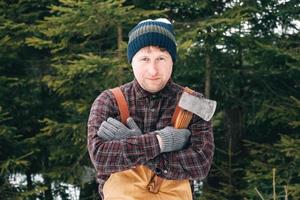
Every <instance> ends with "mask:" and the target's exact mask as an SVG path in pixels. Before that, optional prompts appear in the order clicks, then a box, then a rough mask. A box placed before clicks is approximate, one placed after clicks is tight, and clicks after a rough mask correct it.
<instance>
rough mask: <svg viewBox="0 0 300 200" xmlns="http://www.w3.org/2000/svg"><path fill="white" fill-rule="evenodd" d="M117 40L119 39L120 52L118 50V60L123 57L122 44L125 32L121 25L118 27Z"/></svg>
mask: <svg viewBox="0 0 300 200" xmlns="http://www.w3.org/2000/svg"><path fill="white" fill-rule="evenodd" d="M117 34H118V35H117V38H118V41H117V42H118V50H117V56H118V58H121V57H122V43H123V30H122V26H121V24H118V25H117Z"/></svg>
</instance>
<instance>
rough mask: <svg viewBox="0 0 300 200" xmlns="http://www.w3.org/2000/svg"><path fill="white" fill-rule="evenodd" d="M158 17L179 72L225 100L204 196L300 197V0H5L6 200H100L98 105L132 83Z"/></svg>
mask: <svg viewBox="0 0 300 200" xmlns="http://www.w3.org/2000/svg"><path fill="white" fill-rule="evenodd" d="M158 17H166V18H168V19H170V20H171V21H172V22H173V23H174V27H175V34H176V38H177V43H178V44H177V45H178V54H179V58H178V62H176V64H175V73H174V77H173V79H174V80H175V81H176V82H178V83H180V84H182V85H184V86H189V87H190V88H192V89H195V90H197V91H199V92H202V93H204V94H205V96H206V97H208V98H211V99H214V100H217V101H218V107H217V111H216V114H215V116H214V118H213V125H214V135H215V144H216V151H215V156H214V162H213V165H212V169H211V171H210V174H209V176H208V178H207V179H205V180H204V181H203V182H202V183H201V184H198V186H199V187H197V188H195V189H196V190H197V193H198V198H199V200H208V199H209V200H227V199H228V200H235V199H236V200H240V199H274V200H275V199H285V200H286V199H300V170H299V168H300V134H299V129H300V82H299V81H300V40H299V38H300V35H299V28H300V25H299V20H300V19H299V18H300V5H299V1H297V0H257V1H251V0H212V1H208V0H203V1H192V0H177V1H166V0H165V1H164V0H153V1H145V0H139V1H137V0H128V1H126V0H108V1H104V0H102V1H100V0H76V1H75V0H59V1H57V0H1V1H0V199H29V200H31V199H42V200H44V199H45V200H52V199H98V198H99V197H98V194H97V184H96V182H95V180H94V171H93V168H92V165H91V162H90V160H89V156H88V154H87V148H86V139H87V137H86V135H87V131H86V130H87V119H88V115H89V110H90V107H91V104H92V102H93V101H94V99H95V98H96V96H97V95H98V94H99V93H101V91H103V90H105V89H107V88H112V87H114V86H117V85H120V84H122V83H125V82H127V81H129V80H131V79H132V78H133V77H132V70H131V67H130V65H129V64H128V62H127V60H126V48H127V41H128V35H127V34H128V31H129V30H130V29H131V28H132V27H133V26H134V25H135V24H136V23H137V22H138V21H140V20H143V19H147V18H152V19H154V18H158ZM71 186H72V188H73V192H70V191H71V189H70V187H71ZM74 191H75V192H74ZM74 193H75V194H77V195H75V196H74Z"/></svg>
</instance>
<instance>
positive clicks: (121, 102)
mask: <svg viewBox="0 0 300 200" xmlns="http://www.w3.org/2000/svg"><path fill="white" fill-rule="evenodd" d="M110 91H111V92H112V93H113V95H114V96H115V98H116V100H117V104H118V107H119V112H120V117H121V122H122V123H123V124H127V118H128V117H129V110H128V105H127V101H126V99H125V97H124V95H123V93H122V91H121V89H120V88H119V87H116V88H113V89H110Z"/></svg>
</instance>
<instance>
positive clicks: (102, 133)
mask: <svg viewBox="0 0 300 200" xmlns="http://www.w3.org/2000/svg"><path fill="white" fill-rule="evenodd" d="M127 126H128V127H129V128H127V127H126V126H125V125H124V124H122V122H120V121H118V120H116V119H114V118H111V117H109V118H108V119H107V121H104V122H102V124H101V126H100V128H99V130H98V131H97V135H98V136H99V137H101V138H103V139H105V140H120V139H124V138H128V137H130V136H138V135H142V131H141V129H140V128H139V127H138V126H137V124H136V123H135V121H134V120H133V119H132V118H131V117H128V119H127Z"/></svg>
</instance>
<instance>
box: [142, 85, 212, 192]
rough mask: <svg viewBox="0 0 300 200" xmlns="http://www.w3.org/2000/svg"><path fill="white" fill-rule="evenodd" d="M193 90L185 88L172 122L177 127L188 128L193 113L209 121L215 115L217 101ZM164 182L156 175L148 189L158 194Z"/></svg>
mask: <svg viewBox="0 0 300 200" xmlns="http://www.w3.org/2000/svg"><path fill="white" fill-rule="evenodd" d="M193 92H194V91H193V90H191V89H189V88H187V87H186V88H185V89H184V92H183V93H182V95H181V97H180V99H179V102H178V104H177V106H176V109H175V112H174V114H173V117H172V124H173V125H174V127H175V128H187V127H188V126H189V123H190V121H191V119H192V117H193V114H196V115H198V116H199V117H201V118H202V119H203V120H205V121H209V120H210V119H211V118H212V116H213V115H214V113H215V111H216V107H217V102H216V101H213V100H210V99H206V98H204V97H196V96H195V95H193ZM162 182H163V178H161V177H159V176H157V175H154V176H153V177H152V179H151V181H150V183H149V184H148V186H147V187H148V190H149V191H150V192H152V193H155V194H157V193H158V192H159V189H160V186H161V184H162Z"/></svg>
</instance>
